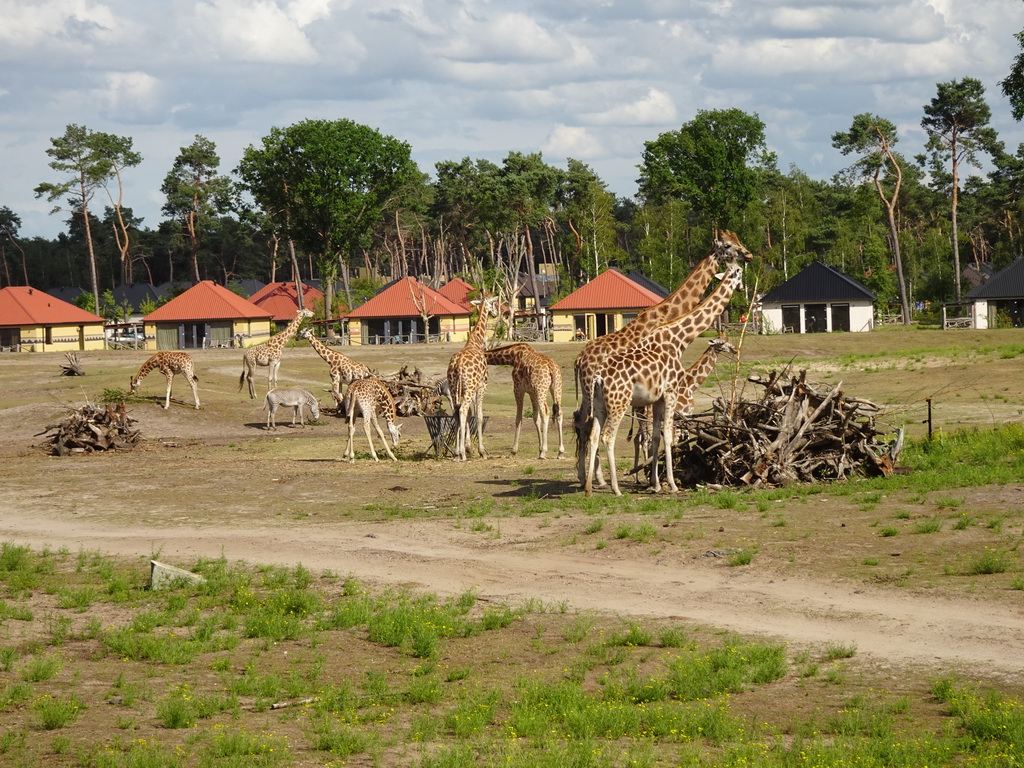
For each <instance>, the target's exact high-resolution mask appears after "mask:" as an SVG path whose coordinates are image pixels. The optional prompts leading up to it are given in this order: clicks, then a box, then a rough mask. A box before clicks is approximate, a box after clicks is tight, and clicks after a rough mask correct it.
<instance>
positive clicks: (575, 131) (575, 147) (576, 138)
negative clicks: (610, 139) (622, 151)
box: [540, 125, 606, 160]
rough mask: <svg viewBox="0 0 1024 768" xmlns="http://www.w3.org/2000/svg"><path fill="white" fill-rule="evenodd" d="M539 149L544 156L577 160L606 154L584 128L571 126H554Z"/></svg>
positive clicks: (598, 142) (597, 141)
mask: <svg viewBox="0 0 1024 768" xmlns="http://www.w3.org/2000/svg"><path fill="white" fill-rule="evenodd" d="M540 148H541V152H543V153H544V155H556V156H558V157H573V158H576V159H577V160H590V159H593V158H596V157H602V156H603V155H605V154H606V153H605V149H604V147H603V146H602V144H601V142H600V141H599V140H598V139H597V138H596V137H595V136H593V135H591V133H590V132H589V131H588V130H587V129H586V128H582V127H580V126H573V125H556V126H555V127H554V128H553V129H552V130H551V133H549V134H548V136H547V138H546V139H544V143H543V144H541V147H540Z"/></svg>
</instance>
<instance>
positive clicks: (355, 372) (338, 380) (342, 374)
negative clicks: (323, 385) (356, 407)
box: [299, 328, 370, 405]
mask: <svg viewBox="0 0 1024 768" xmlns="http://www.w3.org/2000/svg"><path fill="white" fill-rule="evenodd" d="M299 336H301V337H302V338H304V339H306V340H307V341H308V342H309V343H310V344H311V345H312V346H313V349H315V350H316V353H317V354H318V355H320V357H322V358H323V359H324V362H326V363H327V365H328V366H329V367H330V370H331V394H332V395H334V401H335V402H336V403H337V404H338V405H341V403H342V400H343V399H344V398H342V396H341V385H342V384H351V383H352V382H353V381H355V380H356V379H365V378H366V377H367V376H369V375H370V369H369V368H368V367H367V366H365V365H363V364H362V363H357V362H356V361H355V360H353V359H352V358H351V357H349V356H348V355H343V354H342V353H341V352H336V351H335V350H333V349H331V348H330V347H328V346H327V345H326V344H324V343H323V342H322V341H320V339H318V338H317V337H316V334H315V333H313V329H312V328H304V329H303V330H302V333H300V334H299Z"/></svg>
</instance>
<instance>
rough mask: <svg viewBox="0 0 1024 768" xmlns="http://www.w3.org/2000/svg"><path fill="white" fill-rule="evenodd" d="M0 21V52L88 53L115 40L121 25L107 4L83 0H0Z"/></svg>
mask: <svg viewBox="0 0 1024 768" xmlns="http://www.w3.org/2000/svg"><path fill="white" fill-rule="evenodd" d="M0 19H3V22H2V23H0V51H2V50H4V49H6V50H7V51H17V50H26V49H37V50H40V51H41V50H49V51H55V50H68V51H84V50H90V49H92V48H94V47H95V46H101V45H108V44H111V43H113V42H114V41H116V40H117V39H118V37H119V35H120V33H121V30H122V28H123V26H124V24H123V22H122V21H121V20H120V19H119V18H118V16H117V14H115V13H114V11H113V10H112V9H111V8H110V6H109V5H107V4H104V3H94V2H88V1H87V0H43V2H30V3H26V2H23V1H21V0H0ZM0 56H2V54H0Z"/></svg>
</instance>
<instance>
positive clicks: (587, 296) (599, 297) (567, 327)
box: [549, 269, 661, 341]
mask: <svg viewBox="0 0 1024 768" xmlns="http://www.w3.org/2000/svg"><path fill="white" fill-rule="evenodd" d="M660 301H661V297H660V296H658V294H656V293H655V292H654V291H651V290H649V289H648V288H645V287H644V286H642V285H640V284H639V283H636V282H634V281H632V280H630V279H629V278H628V277H626V276H625V275H624V274H622V273H621V272H619V271H618V270H617V269H608V270H606V271H605V272H602V273H601V274H600V275H598V276H597V277H595V278H594V279H593V280H591V281H590V282H589V283H587V284H586V285H583V286H580V287H579V288H577V289H576V290H575V291H573V292H572V293H570V294H569V295H568V296H566V297H565V298H564V299H562V300H561V301H558V302H555V303H554V304H552V305H551V307H550V309H549V311H550V312H551V329H552V337H553V341H572V340H573V339H594V338H597V337H598V336H604V335H605V334H606V333H611V332H612V331H617V330H618V329H619V328H622V327H623V326H624V325H626V323H628V322H629V321H630V320H632V319H633V318H635V317H636V316H637V314H638V313H639V312H640V311H641V310H644V309H646V308H647V307H650V306H652V305H654V304H657V303H658V302H660Z"/></svg>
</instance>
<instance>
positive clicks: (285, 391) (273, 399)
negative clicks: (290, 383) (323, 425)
mask: <svg viewBox="0 0 1024 768" xmlns="http://www.w3.org/2000/svg"><path fill="white" fill-rule="evenodd" d="M281 406H284V407H286V408H294V409H295V410H294V411H293V413H292V426H293V427H294V426H295V418H296V417H298V419H299V426H300V427H304V426H306V422H305V418H304V413H303V407H306V408H308V409H309V415H310V416H311V417H312V420H313V421H316V420H317V419H319V418H320V403H319V402H318V401H317V399H316V397H314V396H313V394H312V393H311V392H309V391H308V390H305V389H303V388H302V387H278V388H276V389H272V390H270V391H269V392H267V398H266V402H265V403H264V405H263V410H265V411H267V412H268V413H267V429H268V430H270V429H274V430H276V429H277V422H276V421H275V419H274V416H275V414H276V413H277V409H278V408H279V407H281Z"/></svg>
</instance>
